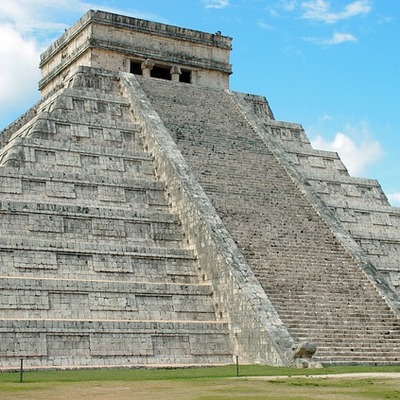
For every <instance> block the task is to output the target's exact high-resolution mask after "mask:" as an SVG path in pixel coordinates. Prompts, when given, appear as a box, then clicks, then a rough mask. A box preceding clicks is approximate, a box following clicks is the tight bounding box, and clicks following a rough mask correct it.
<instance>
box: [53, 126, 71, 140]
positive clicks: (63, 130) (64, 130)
mask: <svg viewBox="0 0 400 400" xmlns="http://www.w3.org/2000/svg"><path fill="white" fill-rule="evenodd" d="M56 133H57V135H62V136H64V137H68V138H69V137H71V125H70V124H60V123H56Z"/></svg>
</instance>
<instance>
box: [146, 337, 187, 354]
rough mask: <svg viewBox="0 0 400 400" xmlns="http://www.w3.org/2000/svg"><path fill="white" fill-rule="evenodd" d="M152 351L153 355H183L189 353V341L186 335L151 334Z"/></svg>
mask: <svg viewBox="0 0 400 400" xmlns="http://www.w3.org/2000/svg"><path fill="white" fill-rule="evenodd" d="M151 339H152V343H153V349H154V350H153V351H154V355H155V356H160V355H161V356H162V355H171V354H172V355H175V356H184V355H186V354H190V342H189V336H188V335H181V336H175V335H171V336H166V335H163V336H153V337H152V338H151Z"/></svg>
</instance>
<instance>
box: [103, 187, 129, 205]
mask: <svg viewBox="0 0 400 400" xmlns="http://www.w3.org/2000/svg"><path fill="white" fill-rule="evenodd" d="M98 196H99V200H100V201H105V202H106V201H109V202H118V203H124V202H126V198H125V188H123V187H114V186H99V187H98Z"/></svg>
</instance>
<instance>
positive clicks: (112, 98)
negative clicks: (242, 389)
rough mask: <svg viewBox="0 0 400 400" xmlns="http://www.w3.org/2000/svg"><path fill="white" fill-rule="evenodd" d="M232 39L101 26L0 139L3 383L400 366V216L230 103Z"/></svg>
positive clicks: (245, 99) (53, 50) (333, 162)
mask: <svg viewBox="0 0 400 400" xmlns="http://www.w3.org/2000/svg"><path fill="white" fill-rule="evenodd" d="M231 41H232V39H231V38H230V37H227V36H223V35H221V34H220V33H216V34H210V33H205V32H199V31H195V30H190V29H185V28H180V27H175V26H170V25H165V24H161V23H155V22H150V21H144V20H141V19H136V18H131V17H127V16H122V15H116V14H111V13H107V12H103V11H93V10H91V11H89V12H88V13H86V14H85V15H84V16H83V17H82V18H81V19H80V20H79V21H78V22H77V23H76V24H75V25H73V26H72V27H71V28H70V29H69V30H67V31H66V32H65V33H64V34H63V35H62V36H61V37H60V38H59V39H58V40H57V41H56V42H55V43H54V44H53V45H51V46H50V47H49V48H48V49H47V50H46V51H45V52H44V53H43V54H42V56H41V61H40V67H41V71H42V75H41V79H40V82H39V88H40V91H41V94H42V96H41V100H40V101H39V102H38V103H37V104H35V105H34V106H33V107H32V108H31V109H29V110H28V111H27V112H26V113H25V114H24V115H22V116H21V117H20V118H19V119H17V120H16V121H15V122H14V123H12V124H11V125H10V126H8V127H7V128H6V129H4V130H3V131H2V132H1V133H0V213H1V216H0V269H1V274H0V282H1V291H0V369H1V370H7V369H16V368H19V366H20V360H21V359H22V360H23V362H24V366H25V367H26V368H31V369H35V368H37V369H41V368H80V367H82V368H83V367H96V368H97V367H110V366H111V367H118V366H123V367H164V366H203V365H223V364H232V363H234V361H235V359H236V357H239V360H240V363H243V364H245V363H247V364H255V363H258V364H270V365H277V366H290V365H296V366H303V367H307V366H309V367H313V366H321V365H322V366H324V365H330V364H342V365H354V364H366V365H375V364H382V365H383V364H386V365H388V364H391V365H394V364H400V323H399V316H400V265H399V259H400V230H399V227H400V209H397V208H394V207H391V206H390V204H389V202H388V201H387V198H386V196H385V194H384V193H383V191H382V189H381V187H380V185H379V183H378V182H377V181H376V180H372V179H361V178H356V177H352V176H350V175H349V174H348V172H347V169H346V167H345V166H344V165H343V163H342V162H341V160H340V158H339V156H338V155H337V154H336V153H333V152H328V151H321V150H316V149H314V148H313V147H312V146H311V145H310V142H309V140H308V138H307V135H306V133H305V132H304V130H303V128H302V126H301V125H299V124H297V123H291V122H282V121H277V120H276V119H275V118H274V115H273V113H272V111H271V109H270V107H269V104H268V102H267V100H266V99H265V97H263V96H262V94H261V95H260V94H247V93H237V92H234V91H231V90H230V87H229V77H230V75H231V73H232V67H231V65H230V61H229V57H230V51H231Z"/></svg>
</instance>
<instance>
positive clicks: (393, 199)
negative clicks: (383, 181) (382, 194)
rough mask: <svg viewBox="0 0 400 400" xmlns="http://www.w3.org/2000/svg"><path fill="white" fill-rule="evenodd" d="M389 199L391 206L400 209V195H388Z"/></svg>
mask: <svg viewBox="0 0 400 400" xmlns="http://www.w3.org/2000/svg"><path fill="white" fill-rule="evenodd" d="M387 198H388V199H389V202H390V204H392V205H393V206H395V207H400V193H399V192H397V193H396V192H395V193H389V194H387Z"/></svg>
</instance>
